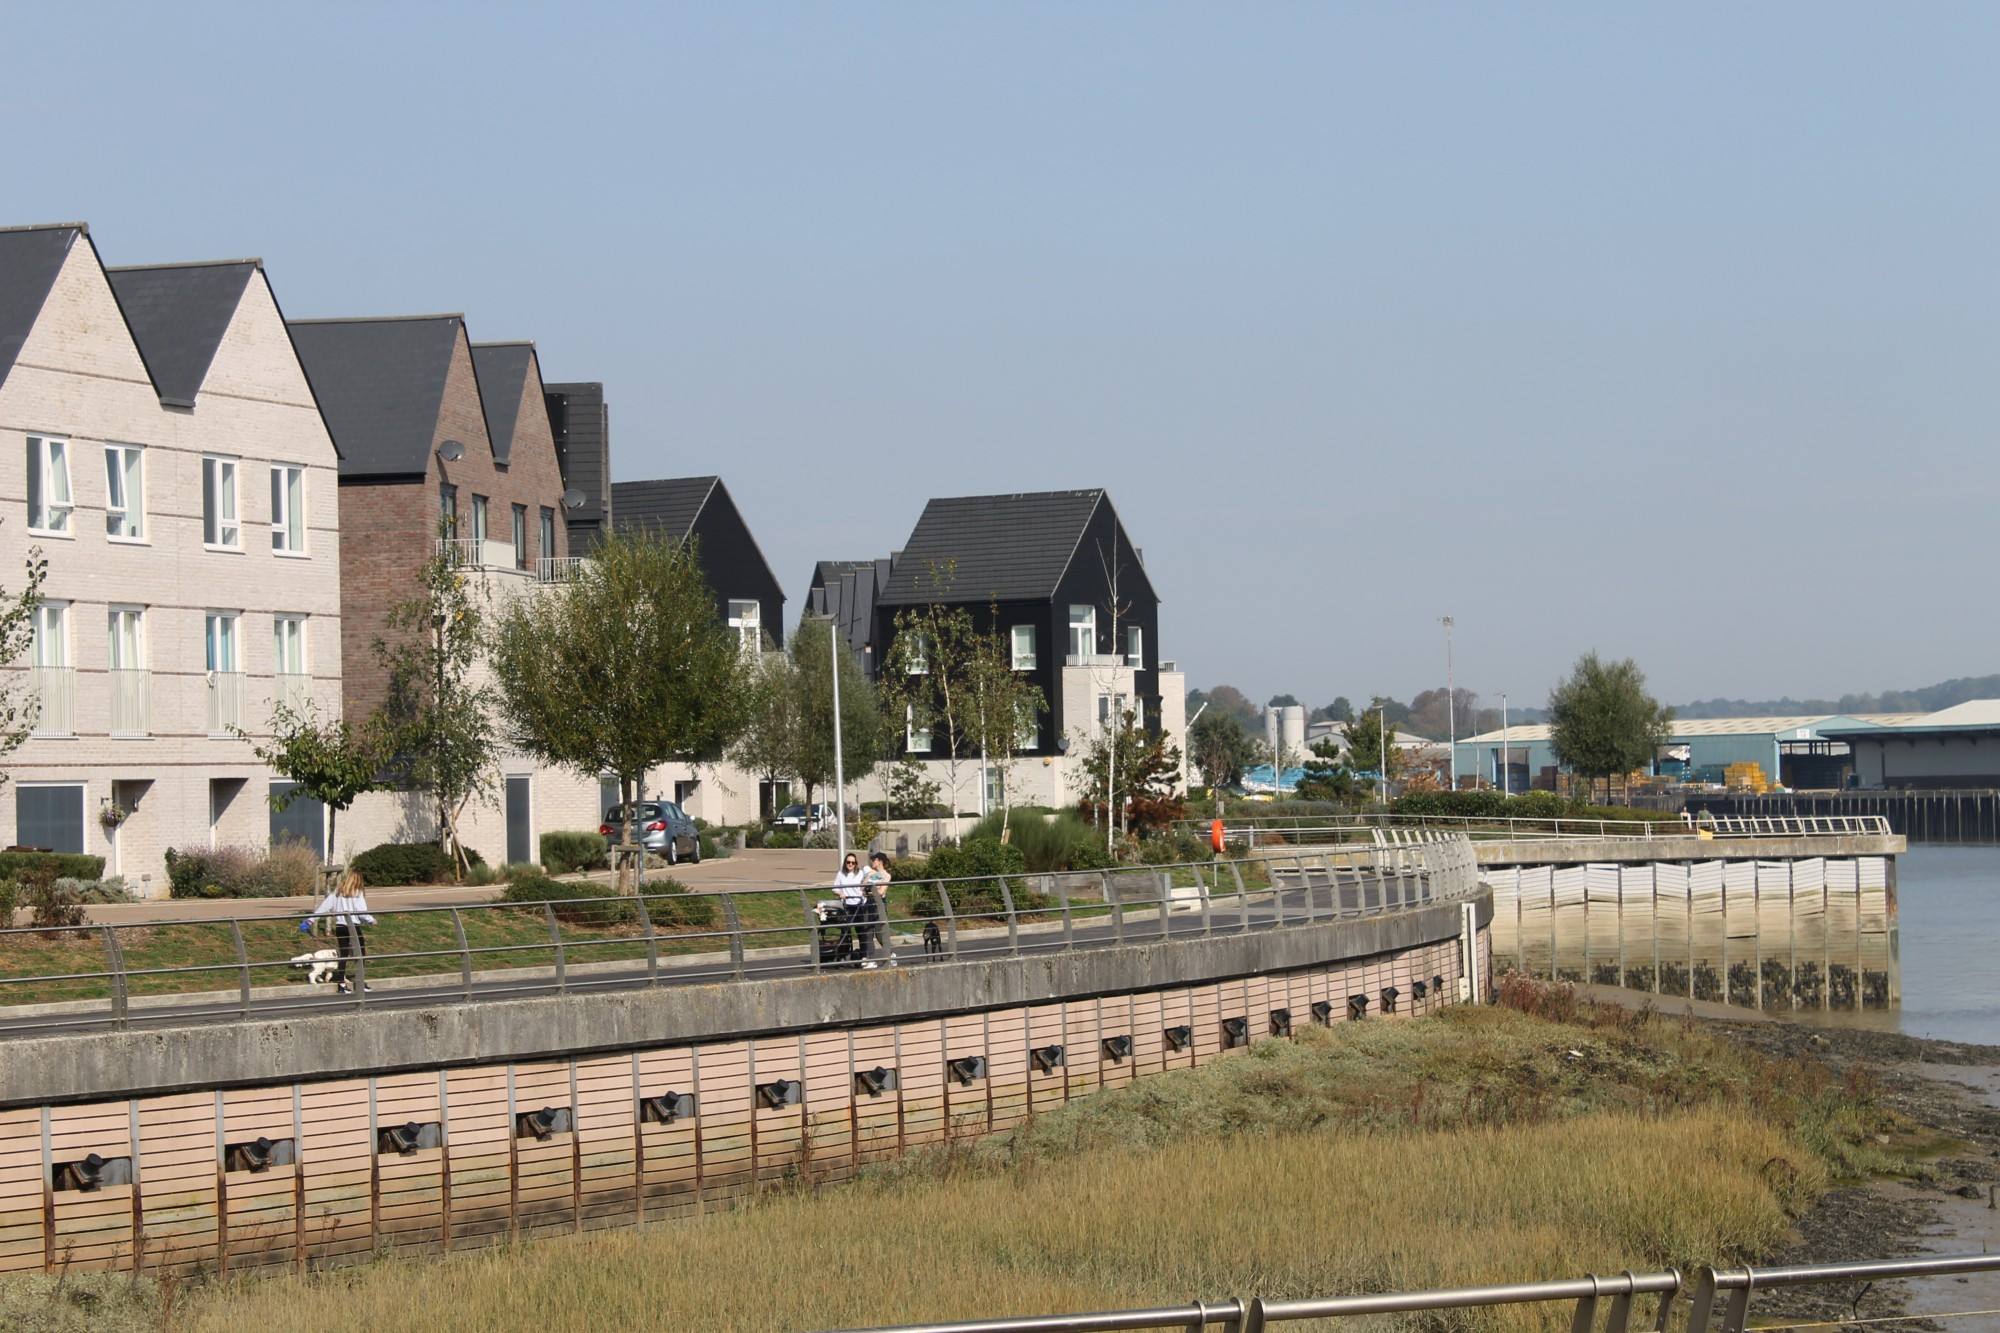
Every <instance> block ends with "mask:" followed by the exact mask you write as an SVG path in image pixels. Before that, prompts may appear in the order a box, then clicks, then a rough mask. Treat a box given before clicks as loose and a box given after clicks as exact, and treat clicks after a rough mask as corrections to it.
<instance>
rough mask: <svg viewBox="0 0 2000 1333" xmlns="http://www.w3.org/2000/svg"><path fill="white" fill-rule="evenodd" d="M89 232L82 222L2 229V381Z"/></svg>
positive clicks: (0, 237)
mask: <svg viewBox="0 0 2000 1333" xmlns="http://www.w3.org/2000/svg"><path fill="white" fill-rule="evenodd" d="M85 234H86V228H85V227H84V225H83V224H82V223H81V222H64V223H57V224H54V225H51V226H45V227H5V228H0V384H5V383H6V382H7V374H8V372H9V371H11V370H13V369H14V360H15V358H16V357H18V356H20V354H21V346H22V344H23V343H25V342H27V341H28V335H29V334H30V333H32V332H34V329H35V321H36V319H38V318H40V316H41V313H42V303H43V302H44V301H46V300H48V297H49V291H50V289H51V288H53V287H54V286H55V285H56V275H57V274H59V273H61V272H62V266H63V261H64V260H65V259H67V258H69V250H70V247H71V246H72V245H74V244H76V241H77V238H78V237H80V236H83V235H85Z"/></svg>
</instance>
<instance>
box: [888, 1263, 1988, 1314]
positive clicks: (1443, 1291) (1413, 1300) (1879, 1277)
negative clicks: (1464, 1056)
mask: <svg viewBox="0 0 2000 1333" xmlns="http://www.w3.org/2000/svg"><path fill="white" fill-rule="evenodd" d="M1995 1271H2000V1255H1993V1254H1974V1255H1964V1256H1953V1257H1948V1258H1930V1259H1887V1260H1875V1261H1868V1262H1862V1263H1847V1264H1811V1265H1802V1266H1797V1267H1790V1268H1762V1269H1758V1268H1736V1269H1725V1270H1714V1269H1705V1270H1703V1272H1702V1274H1701V1276H1700V1278H1699V1279H1698V1280H1697V1282H1696V1285H1695V1289H1694V1292H1693V1295H1692V1298H1691V1300H1690V1303H1689V1310H1688V1319H1687V1324H1686V1328H1687V1333H1745V1330H1746V1329H1747V1328H1748V1325H1749V1309H1750V1298H1751V1295H1752V1294H1753V1293H1754V1292H1756V1291H1758V1290H1761V1289H1764V1288H1768V1287H1795V1286H1809V1285H1820V1284H1825V1283H1834V1282H1867V1283H1873V1282H1882V1281H1888V1280H1890V1279H1894V1278H1910V1277H1933V1276H1939V1277H1941V1276H1959V1275H1963V1274H1966V1273H1990V1272H1995ZM1680 1289H1681V1275H1680V1273H1679V1271H1678V1270H1675V1269H1666V1270H1664V1271H1662V1272H1656V1273H1632V1272H1629V1271H1628V1272H1624V1273H1620V1274H1618V1275H1617V1276H1616V1277H1599V1276H1597V1275H1596V1274H1590V1275H1587V1276H1585V1277H1580V1278H1567V1279H1561V1280H1558V1281H1554V1282H1511V1283H1502V1284H1499V1285H1495V1286H1487V1287H1444V1288H1439V1289H1437V1290H1433V1291H1394V1292H1382V1293H1380V1294H1371V1295H1362V1296H1327V1297H1308V1298H1304V1299H1293V1300H1265V1299H1263V1298H1262V1297H1252V1298H1251V1299H1249V1300H1245V1299H1243V1298H1242V1297H1231V1298H1230V1299H1228V1300H1222V1301H1198V1302H1196V1303H1194V1304H1191V1305H1170V1306H1160V1307H1156V1308H1153V1309H1142V1310H1098V1311H1092V1312H1090V1313H1085V1314H1052V1315H1029V1316H1026V1317H1024V1318H1019V1319H973V1320H957V1321H951V1322H945V1323H932V1324H895V1325H880V1326H877V1327H876V1328H873V1329H870V1330H865V1331H864V1333H1119V1331H1120V1330H1126V1329H1153V1328H1175V1329H1184V1330H1187V1333H1201V1331H1202V1330H1203V1329H1206V1328H1210V1327H1218V1328H1222V1329H1225V1330H1228V1333H1264V1330H1265V1328H1266V1327H1268V1326H1269V1325H1271V1324H1280V1323H1288V1322H1290V1321H1293V1320H1299V1319H1340V1318H1349V1317H1354V1316H1359V1315H1384V1314H1416V1313H1421V1312H1424V1311H1434V1310H1473V1309H1480V1308H1488V1307H1492V1306H1500V1305H1548V1304H1555V1303H1558V1302H1561V1303H1569V1302H1574V1303H1575V1307H1574V1310H1573V1312H1572V1314H1571V1317H1570V1328H1571V1329H1572V1330H1573V1331H1574V1333H1589V1331H1590V1330H1592V1329H1595V1328H1598V1327H1602V1328H1603V1329H1604V1330H1605V1333H1628V1330H1630V1329H1631V1327H1632V1321H1633V1318H1634V1317H1635V1315H1638V1314H1639V1310H1638V1308H1637V1304H1638V1298H1639V1297H1641V1296H1653V1297H1655V1298H1656V1300H1655V1302H1654V1311H1653V1320H1652V1327H1653V1328H1654V1329H1656V1330H1665V1329H1666V1328H1667V1327H1668V1325H1669V1321H1670V1318H1671V1316H1672V1314H1673V1309H1674V1299H1675V1297H1676V1296H1678V1295H1679V1293H1680ZM1718 1305H1719V1306H1720V1309H1719V1310H1718ZM1987 1313H1991V1312H1990V1311H1984V1310H1935V1311H1926V1312H1924V1313H1923V1314H1921V1315H1907V1316H1902V1317H1900V1318H1899V1319H1898V1321H1897V1322H1905V1321H1907V1320H1911V1319H1919V1318H1933V1319H1944V1318H1950V1317H1952V1316H1954V1315H1960V1314H1987ZM1600 1321H1601V1324H1600Z"/></svg>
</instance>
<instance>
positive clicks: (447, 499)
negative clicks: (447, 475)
mask: <svg viewBox="0 0 2000 1333" xmlns="http://www.w3.org/2000/svg"><path fill="white" fill-rule="evenodd" d="M438 517H440V518H442V519H443V520H444V524H445V529H446V532H445V535H446V536H448V537H456V536H457V535H458V487H456V486H454V485H452V484H451V483H450V482H448V481H446V482H440V483H439V484H438Z"/></svg>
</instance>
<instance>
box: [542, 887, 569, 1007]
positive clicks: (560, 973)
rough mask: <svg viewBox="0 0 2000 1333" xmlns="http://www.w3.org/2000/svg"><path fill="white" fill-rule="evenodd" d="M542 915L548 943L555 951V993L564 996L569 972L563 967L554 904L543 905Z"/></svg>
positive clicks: (560, 935) (559, 933)
mask: <svg viewBox="0 0 2000 1333" xmlns="http://www.w3.org/2000/svg"><path fill="white" fill-rule="evenodd" d="M542 915H543V916H545V917H547V918H548V922H549V943H550V944H552V945H554V946H555V951H556V993H557V994H558V995H561V994H564V993H566V992H568V990H569V972H568V969H567V968H565V967H564V966H563V942H562V930H561V929H560V928H559V927H558V926H557V925H556V909H555V905H554V904H552V903H543V904H542Z"/></svg>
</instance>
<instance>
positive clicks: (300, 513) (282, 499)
mask: <svg viewBox="0 0 2000 1333" xmlns="http://www.w3.org/2000/svg"><path fill="white" fill-rule="evenodd" d="M271 549H272V550H274V551H282V552H284V553H285V554H287V555H304V554H305V550H306V470H305V469H304V468H302V467H274V468H272V469H271Z"/></svg>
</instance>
